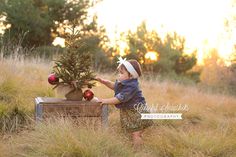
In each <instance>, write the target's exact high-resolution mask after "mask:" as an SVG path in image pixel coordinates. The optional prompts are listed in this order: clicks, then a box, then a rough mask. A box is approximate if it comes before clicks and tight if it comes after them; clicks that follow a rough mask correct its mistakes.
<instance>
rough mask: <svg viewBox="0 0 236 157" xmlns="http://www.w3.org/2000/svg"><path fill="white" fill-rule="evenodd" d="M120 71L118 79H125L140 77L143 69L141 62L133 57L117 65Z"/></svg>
mask: <svg viewBox="0 0 236 157" xmlns="http://www.w3.org/2000/svg"><path fill="white" fill-rule="evenodd" d="M117 70H118V72H119V75H118V80H119V81H123V80H127V79H132V78H138V77H140V76H141V75H142V70H141V66H140V64H139V62H138V61H137V60H134V59H131V60H128V61H124V60H123V61H122V62H120V65H119V66H118V67H117Z"/></svg>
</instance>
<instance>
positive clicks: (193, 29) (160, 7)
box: [95, 0, 236, 63]
mask: <svg viewBox="0 0 236 157" xmlns="http://www.w3.org/2000/svg"><path fill="white" fill-rule="evenodd" d="M95 10H96V11H95V12H97V15H98V22H99V24H100V25H104V26H105V28H106V31H107V32H108V35H109V37H110V38H111V39H113V40H114V39H116V38H118V37H119V33H120V32H122V31H127V30H128V29H131V30H133V31H134V30H135V29H136V27H137V26H138V25H139V24H140V23H141V22H142V21H143V20H145V21H146V23H147V27H148V29H155V30H157V32H158V33H159V35H160V36H161V37H164V36H165V34H166V33H167V32H173V31H176V32H177V33H178V34H179V35H182V36H184V37H185V38H186V49H188V50H190V51H192V52H193V50H195V49H197V51H198V54H197V56H198V57H199V58H198V60H199V63H200V62H201V61H202V59H201V58H202V57H203V56H204V54H205V53H208V52H207V51H205V50H206V47H207V48H208V49H210V48H212V47H214V48H216V49H217V50H218V51H219V54H220V56H221V57H222V58H223V59H225V60H226V59H228V58H229V56H230V54H231V53H232V46H233V44H235V43H236V40H235V39H236V37H235V36H236V34H235V32H236V31H235V30H234V31H233V32H232V35H231V38H229V37H228V34H227V33H226V32H225V25H224V24H225V23H224V22H225V19H226V18H227V17H229V16H231V14H230V13H231V12H232V8H231V0H178V1H176V0H165V1H163V0H138V1H135V0H119V1H116V0H103V1H102V2H101V3H100V4H99V5H98V6H97V7H96V9H95ZM230 11H231V12H230ZM206 41H207V43H206Z"/></svg>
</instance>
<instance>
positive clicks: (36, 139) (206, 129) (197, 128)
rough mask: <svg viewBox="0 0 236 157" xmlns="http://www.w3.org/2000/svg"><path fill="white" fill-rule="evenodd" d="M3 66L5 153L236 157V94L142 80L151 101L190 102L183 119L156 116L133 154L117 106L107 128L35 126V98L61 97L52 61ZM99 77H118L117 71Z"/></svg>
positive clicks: (102, 91) (0, 149) (0, 93)
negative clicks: (51, 82)
mask: <svg viewBox="0 0 236 157" xmlns="http://www.w3.org/2000/svg"><path fill="white" fill-rule="evenodd" d="M0 66H1V70H0V130H1V136H0V157H8V156H17V157H18V156H24V157H47V156H48V157H59V156H63V157H80V156H85V157H95V156H98V157H108V156H111V157H113V156H114V157H130V156H140V157H235V156H236V97H233V96H229V95H225V94H223V93H214V92H212V91H211V90H206V88H202V87H200V86H198V85H184V84H181V83H176V82H171V81H168V80H165V81H159V80H158V79H157V78H152V79H145V78H141V79H140V87H141V89H142V90H143V94H144V96H145V98H146V100H147V102H148V104H149V105H152V106H155V105H156V107H158V106H161V105H166V104H169V105H179V104H186V105H188V107H189V110H188V111H185V112H183V120H154V121H155V125H154V126H153V127H151V128H148V129H147V130H145V132H144V136H143V138H144V144H145V146H144V148H143V149H142V150H140V151H138V152H136V153H134V151H133V149H132V147H131V142H130V140H129V137H127V136H126V135H124V134H123V133H122V131H121V128H120V122H119V110H117V109H116V108H114V107H112V106H110V108H109V128H108V129H106V130H101V129H93V128H90V127H89V128H78V127H76V126H74V125H73V124H72V123H71V121H70V120H61V119H56V121H55V120H54V121H48V122H45V123H41V124H37V125H35V123H34V121H33V114H34V98H35V97H37V96H59V95H58V94H57V93H56V91H53V90H52V86H50V85H49V84H48V83H47V76H48V74H49V73H50V70H51V67H52V65H51V64H49V63H43V62H39V63H37V62H32V61H19V60H12V59H8V60H3V61H1V62H0ZM98 76H102V77H104V78H106V79H111V80H115V75H114V74H98ZM93 90H94V93H95V95H96V96H97V97H102V98H108V97H112V96H113V94H114V93H113V92H112V91H111V90H109V89H108V88H106V87H105V86H103V85H101V84H97V86H96V87H94V88H93ZM157 105H158V106H157Z"/></svg>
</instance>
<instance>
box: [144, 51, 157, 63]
mask: <svg viewBox="0 0 236 157" xmlns="http://www.w3.org/2000/svg"><path fill="white" fill-rule="evenodd" d="M157 58H158V53H156V52H151V51H150V52H147V53H146V54H145V59H149V60H151V61H156V60H157Z"/></svg>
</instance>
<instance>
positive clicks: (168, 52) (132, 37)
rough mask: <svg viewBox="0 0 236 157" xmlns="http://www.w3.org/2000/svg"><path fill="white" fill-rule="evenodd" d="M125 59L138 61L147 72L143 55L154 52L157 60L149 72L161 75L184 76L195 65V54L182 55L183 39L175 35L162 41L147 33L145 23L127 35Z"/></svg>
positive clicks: (169, 35)
mask: <svg viewBox="0 0 236 157" xmlns="http://www.w3.org/2000/svg"><path fill="white" fill-rule="evenodd" d="M126 40H127V43H128V50H127V52H126V53H127V55H126V57H127V58H135V59H138V60H139V61H140V62H141V63H142V65H143V67H144V69H145V70H149V69H150V68H148V66H150V64H148V63H147V59H146V58H145V54H146V53H147V52H149V51H153V52H156V53H157V54H158V59H157V60H156V61H153V62H152V63H151V66H152V67H153V68H151V70H153V71H154V72H158V73H161V74H167V73H172V72H174V73H176V74H186V73H187V71H189V70H190V69H192V67H193V66H194V65H195V64H196V62H197V59H196V54H195V53H193V54H192V55H186V54H184V46H185V39H184V38H183V37H181V36H179V35H177V33H173V34H167V35H166V37H165V39H164V40H162V39H161V38H160V37H159V35H158V33H157V32H156V31H148V30H147V28H146V24H145V22H143V23H142V24H141V25H140V26H138V27H137V30H136V32H131V31H129V32H128V33H127V38H126Z"/></svg>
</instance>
